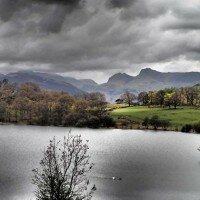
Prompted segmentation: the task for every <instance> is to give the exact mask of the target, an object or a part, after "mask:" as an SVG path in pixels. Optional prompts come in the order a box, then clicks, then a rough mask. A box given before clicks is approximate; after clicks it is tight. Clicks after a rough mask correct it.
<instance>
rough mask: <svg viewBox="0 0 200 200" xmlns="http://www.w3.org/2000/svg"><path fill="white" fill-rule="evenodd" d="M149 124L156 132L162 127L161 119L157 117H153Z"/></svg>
mask: <svg viewBox="0 0 200 200" xmlns="http://www.w3.org/2000/svg"><path fill="white" fill-rule="evenodd" d="M149 123H150V125H151V126H153V127H154V130H157V128H158V127H159V126H160V121H159V117H158V116H157V115H154V116H153V117H151V119H150V121H149Z"/></svg>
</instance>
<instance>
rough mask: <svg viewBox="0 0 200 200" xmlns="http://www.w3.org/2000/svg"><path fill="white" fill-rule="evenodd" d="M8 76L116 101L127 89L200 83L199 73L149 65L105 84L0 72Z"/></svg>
mask: <svg viewBox="0 0 200 200" xmlns="http://www.w3.org/2000/svg"><path fill="white" fill-rule="evenodd" d="M4 78H7V79H8V80H9V81H10V82H15V83H19V84H20V83H24V82H34V83H37V84H38V85H39V86H40V87H42V88H44V89H49V90H56V91H65V92H68V93H70V94H80V93H83V92H102V93H104V94H105V95H106V98H107V100H108V101H110V102H112V101H115V99H116V98H118V97H119V96H120V94H122V93H123V92H124V91H126V90H129V91H130V92H133V93H136V94H137V93H139V92H141V91H150V90H159V89H163V88H166V87H168V88H169V87H187V86H194V85H198V84H199V83H200V72H185V73H178V72H175V73H174V72H167V73H162V72H158V71H156V70H152V69H150V68H146V69H142V70H141V71H140V73H139V74H138V75H137V76H130V75H128V74H126V73H117V74H114V75H113V76H111V77H110V78H109V80H108V81H107V82H106V83H103V84H100V85H98V84H97V83H96V82H95V81H93V80H91V79H79V80H78V79H75V78H72V77H64V76H61V75H58V74H52V73H41V72H33V71H19V72H15V73H9V74H7V75H3V74H0V79H1V80H2V79H4Z"/></svg>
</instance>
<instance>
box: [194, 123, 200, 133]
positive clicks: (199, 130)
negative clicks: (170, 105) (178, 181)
mask: <svg viewBox="0 0 200 200" xmlns="http://www.w3.org/2000/svg"><path fill="white" fill-rule="evenodd" d="M194 131H195V132H196V133H200V122H199V123H197V124H195V125H194Z"/></svg>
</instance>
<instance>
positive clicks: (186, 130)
mask: <svg viewBox="0 0 200 200" xmlns="http://www.w3.org/2000/svg"><path fill="white" fill-rule="evenodd" d="M192 129H193V126H192V125H191V124H186V125H184V126H183V127H182V129H181V132H184V133H189V132H190V131H192Z"/></svg>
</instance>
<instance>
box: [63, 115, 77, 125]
mask: <svg viewBox="0 0 200 200" xmlns="http://www.w3.org/2000/svg"><path fill="white" fill-rule="evenodd" d="M79 119H80V117H79V115H78V114H76V113H70V114H68V115H66V116H65V117H64V120H63V121H64V123H63V126H75V125H76V123H77V122H78V120H79Z"/></svg>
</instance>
